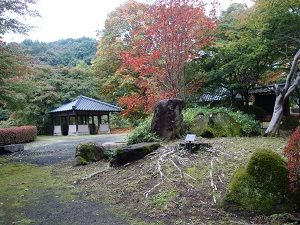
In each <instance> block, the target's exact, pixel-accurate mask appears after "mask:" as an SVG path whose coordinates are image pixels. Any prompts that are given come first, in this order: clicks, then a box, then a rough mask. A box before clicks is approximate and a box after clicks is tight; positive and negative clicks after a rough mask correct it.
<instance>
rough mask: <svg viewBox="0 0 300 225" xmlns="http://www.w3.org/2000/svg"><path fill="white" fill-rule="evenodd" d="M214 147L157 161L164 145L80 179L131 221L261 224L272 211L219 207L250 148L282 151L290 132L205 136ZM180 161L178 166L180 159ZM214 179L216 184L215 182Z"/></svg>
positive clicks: (90, 191)
mask: <svg viewBox="0 0 300 225" xmlns="http://www.w3.org/2000/svg"><path fill="white" fill-rule="evenodd" d="M203 141H204V142H208V143H210V144H211V145H212V146H213V150H214V152H207V151H202V152H198V153H196V154H189V153H186V152H182V151H181V152H178V153H177V154H173V155H171V154H170V155H169V156H170V157H165V159H164V160H163V161H164V162H163V163H161V172H162V173H163V179H161V176H160V172H159V171H158V160H160V159H161V156H162V155H163V154H164V152H165V150H163V149H170V148H172V147H170V146H165V147H164V148H161V149H160V150H158V151H157V152H156V154H153V155H151V156H148V157H146V158H145V159H142V160H139V161H137V162H135V163H133V164H131V165H128V166H126V167H120V168H116V169H109V170H106V171H105V172H102V173H99V174H98V175H97V176H94V177H93V178H90V179H87V180H85V181H84V182H80V183H79V184H77V187H79V188H80V189H82V190H84V191H85V192H87V193H88V196H90V198H93V199H97V200H101V201H106V202H108V203H109V204H111V205H113V206H114V207H115V210H116V211H118V212H119V213H121V214H122V213H123V214H124V216H126V217H129V218H135V219H132V220H131V223H132V224H247V223H253V224H260V223H270V220H271V219H270V218H271V217H268V216H259V215H257V216H251V217H250V216H245V215H241V214H232V213H228V212H225V211H223V210H222V209H221V208H220V202H221V200H222V198H223V197H224V194H225V192H226V187H227V185H228V183H229V181H230V179H231V177H232V175H233V173H234V172H235V170H236V169H237V168H238V167H239V166H240V165H245V164H246V162H247V160H248V159H249V157H250V156H251V153H252V152H253V151H254V150H256V149H259V148H264V149H265V148H270V149H273V150H275V151H277V152H279V153H282V150H283V148H284V146H285V144H286V142H287V138H286V137H249V138H247V137H244V138H241V137H236V138H215V139H203ZM171 145H172V146H174V145H176V143H173V144H171ZM174 163H175V164H176V165H175V164H174ZM212 182H213V185H212Z"/></svg>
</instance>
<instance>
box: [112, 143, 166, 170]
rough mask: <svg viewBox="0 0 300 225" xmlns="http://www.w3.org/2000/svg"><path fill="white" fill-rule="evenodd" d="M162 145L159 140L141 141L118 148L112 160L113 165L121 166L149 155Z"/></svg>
mask: <svg viewBox="0 0 300 225" xmlns="http://www.w3.org/2000/svg"><path fill="white" fill-rule="evenodd" d="M159 146H160V143H158V142H151V143H139V144H134V145H129V146H126V147H124V148H120V149H117V150H116V151H115V153H114V155H113V156H112V159H111V161H110V165H111V166H121V165H124V164H126V163H129V162H132V161H135V160H138V159H140V158H143V157H144V156H146V155H148V154H149V153H151V152H152V151H154V150H155V149H157V148H158V147H159Z"/></svg>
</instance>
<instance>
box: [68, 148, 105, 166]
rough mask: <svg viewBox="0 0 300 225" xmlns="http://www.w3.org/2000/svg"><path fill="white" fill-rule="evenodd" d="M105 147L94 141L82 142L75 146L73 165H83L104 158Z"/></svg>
mask: <svg viewBox="0 0 300 225" xmlns="http://www.w3.org/2000/svg"><path fill="white" fill-rule="evenodd" d="M104 152H105V148H104V147H103V146H99V145H96V144H94V143H83V144H79V145H78V146H77V147H76V153H75V160H74V162H73V165H74V166H79V165H85V164H87V163H88V162H96V161H99V160H101V159H103V158H104Z"/></svg>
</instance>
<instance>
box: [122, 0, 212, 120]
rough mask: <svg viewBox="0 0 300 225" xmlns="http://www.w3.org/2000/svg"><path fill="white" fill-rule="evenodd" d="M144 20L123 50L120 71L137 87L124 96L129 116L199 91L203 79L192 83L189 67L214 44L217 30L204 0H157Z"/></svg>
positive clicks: (126, 112)
mask: <svg viewBox="0 0 300 225" xmlns="http://www.w3.org/2000/svg"><path fill="white" fill-rule="evenodd" d="M213 9H214V8H213ZM141 19H142V20H144V21H143V23H140V24H139V26H136V27H135V29H133V31H132V35H131V38H130V45H131V48H129V49H127V50H125V51H123V52H122V53H121V54H120V58H121V61H122V64H121V68H120V70H119V74H121V75H123V76H124V79H126V77H128V76H129V77H130V78H131V79H133V80H134V82H133V83H134V86H135V89H136V91H135V92H134V93H130V94H129V95H128V96H125V97H122V98H120V99H119V104H121V105H122V106H123V108H124V109H125V111H124V114H125V115H129V114H130V113H131V112H132V113H134V112H136V111H137V110H145V112H148V111H151V110H152V109H153V107H154V106H155V104H156V103H157V102H158V101H159V100H161V99H164V98H169V97H178V98H182V99H184V100H186V97H187V95H189V94H190V93H192V90H196V89H197V90H198V89H199V84H201V81H198V80H196V81H194V82H192V83H190V84H187V81H186V71H185V68H186V65H187V64H188V62H190V61H191V60H193V59H196V58H199V52H200V51H201V49H202V48H203V47H204V46H208V45H210V44H211V43H212V41H213V38H212V37H213V35H212V32H213V31H214V30H215V28H216V23H215V20H214V17H213V16H207V15H206V12H205V9H204V4H203V1H202V0H157V1H156V3H155V4H154V5H152V6H150V7H149V8H148V11H147V12H144V15H143V16H142V17H141ZM193 84H194V85H195V86H193Z"/></svg>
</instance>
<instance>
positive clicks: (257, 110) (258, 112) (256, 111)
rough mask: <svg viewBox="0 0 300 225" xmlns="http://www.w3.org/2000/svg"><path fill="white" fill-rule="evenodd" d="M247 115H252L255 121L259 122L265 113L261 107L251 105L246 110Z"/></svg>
mask: <svg viewBox="0 0 300 225" xmlns="http://www.w3.org/2000/svg"><path fill="white" fill-rule="evenodd" d="M247 114H249V115H253V116H254V117H255V119H257V120H261V119H262V118H264V117H265V116H266V115H267V112H266V111H265V110H264V109H263V108H262V107H259V106H257V105H251V106H249V108H248V112H247Z"/></svg>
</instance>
